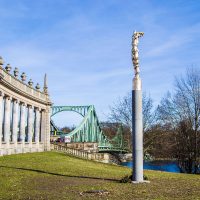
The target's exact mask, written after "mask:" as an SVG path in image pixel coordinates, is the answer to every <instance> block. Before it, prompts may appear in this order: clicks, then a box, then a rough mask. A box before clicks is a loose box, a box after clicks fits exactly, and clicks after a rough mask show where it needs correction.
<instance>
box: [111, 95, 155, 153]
mask: <svg viewBox="0 0 200 200" xmlns="http://www.w3.org/2000/svg"><path fill="white" fill-rule="evenodd" d="M142 104H143V129H144V132H145V133H147V132H148V133H150V130H151V127H152V125H153V122H154V119H155V113H154V112H153V100H152V99H151V97H150V96H147V95H146V93H144V94H143V100H142ZM109 120H110V121H111V122H115V123H116V122H117V123H121V124H123V126H124V130H126V132H125V133H124V135H125V137H126V138H127V140H128V144H130V145H129V146H130V149H131V130H132V95H131V93H128V94H127V95H126V96H124V97H123V98H120V99H119V100H118V101H117V102H116V103H115V104H114V105H113V106H112V107H110V114H109ZM151 136H152V137H151ZM154 136H155V135H154ZM154 136H153V133H152V134H151V135H149V136H148V137H145V141H144V152H145V153H146V151H147V150H148V149H149V147H150V145H151V144H152V140H153V138H154Z"/></svg>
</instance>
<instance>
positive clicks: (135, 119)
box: [132, 31, 144, 183]
mask: <svg viewBox="0 0 200 200" xmlns="http://www.w3.org/2000/svg"><path fill="white" fill-rule="evenodd" d="M143 35H144V33H142V32H136V31H135V32H134V34H133V37H132V61H133V66H134V71H135V76H134V78H133V89H132V143H133V176H132V182H133V183H141V182H144V179H143V121H142V81H141V79H140V75H139V72H140V70H139V55H138V52H139V51H138V42H139V40H138V39H139V37H142V36H143Z"/></svg>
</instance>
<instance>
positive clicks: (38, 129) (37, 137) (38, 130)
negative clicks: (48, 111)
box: [35, 108, 41, 149]
mask: <svg viewBox="0 0 200 200" xmlns="http://www.w3.org/2000/svg"><path fill="white" fill-rule="evenodd" d="M35 111H36V120H35V142H36V148H37V149H38V148H39V139H40V138H39V137H40V120H41V119H40V118H41V117H40V110H39V108H36V110H35Z"/></svg>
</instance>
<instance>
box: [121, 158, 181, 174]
mask: <svg viewBox="0 0 200 200" xmlns="http://www.w3.org/2000/svg"><path fill="white" fill-rule="evenodd" d="M122 165H123V166H127V167H130V168H132V161H130V162H124V163H122ZM144 169H150V170H159V171H165V172H174V173H180V169H179V167H178V164H177V162H176V161H166V160H156V161H148V162H144Z"/></svg>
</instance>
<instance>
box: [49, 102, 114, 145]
mask: <svg viewBox="0 0 200 200" xmlns="http://www.w3.org/2000/svg"><path fill="white" fill-rule="evenodd" d="M64 111H73V112H77V113H79V114H80V115H81V116H83V120H82V122H81V123H80V125H79V126H77V127H76V128H75V129H74V130H73V131H71V132H70V133H68V134H67V136H68V137H70V138H71V141H72V142H97V143H98V144H99V146H102V145H103V146H111V143H110V141H109V139H108V138H107V137H106V135H105V134H104V133H103V131H102V130H101V127H100V124H99V120H98V117H97V115H96V111H95V108H94V106H93V105H88V106H53V107H52V114H51V117H53V116H54V115H56V114H58V113H59V112H64ZM51 125H52V126H54V127H53V128H54V129H57V131H59V130H58V128H57V127H56V125H55V124H54V123H53V121H52V120H51ZM61 133H62V134H63V135H64V134H65V133H63V132H61Z"/></svg>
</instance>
